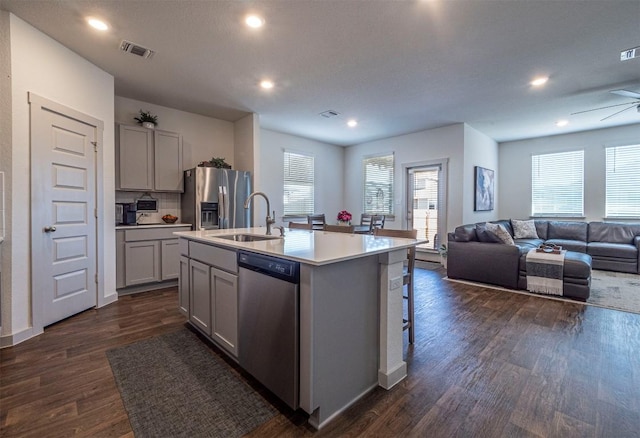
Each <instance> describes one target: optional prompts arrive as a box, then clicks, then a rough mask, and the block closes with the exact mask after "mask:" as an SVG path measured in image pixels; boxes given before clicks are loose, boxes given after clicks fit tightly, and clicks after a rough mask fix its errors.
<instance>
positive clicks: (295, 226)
mask: <svg viewBox="0 0 640 438" xmlns="http://www.w3.org/2000/svg"><path fill="white" fill-rule="evenodd" d="M289 229H298V230H310V229H311V224H303V223H301V222H289Z"/></svg>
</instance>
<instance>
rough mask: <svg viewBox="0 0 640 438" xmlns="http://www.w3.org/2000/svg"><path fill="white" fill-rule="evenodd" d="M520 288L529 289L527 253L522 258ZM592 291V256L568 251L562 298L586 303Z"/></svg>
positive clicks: (564, 269) (563, 275) (565, 260)
mask: <svg viewBox="0 0 640 438" xmlns="http://www.w3.org/2000/svg"><path fill="white" fill-rule="evenodd" d="M519 269H520V270H519V277H518V288H520V289H524V290H526V289H527V251H524V252H523V254H522V255H521V256H520V266H519ZM590 291H591V256H590V255H589V254H584V253H581V252H574V251H567V253H566V254H565V256H564V266H563V268H562V296H564V297H567V298H573V299H576V300H580V301H586V300H587V298H589V293H590Z"/></svg>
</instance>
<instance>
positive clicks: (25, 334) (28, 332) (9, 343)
mask: <svg viewBox="0 0 640 438" xmlns="http://www.w3.org/2000/svg"><path fill="white" fill-rule="evenodd" d="M42 333H44V330H42V331H40V332H38V333H36V332H35V331H34V330H33V327H29V328H27V329H24V330H22V331H20V332H17V333H12V334H10V335H4V336H0V349H2V348H7V347H13V346H14V345H18V344H19V343H21V342H24V341H26V340H27V339H31V338H33V337H35V336H38V335H40V334H42Z"/></svg>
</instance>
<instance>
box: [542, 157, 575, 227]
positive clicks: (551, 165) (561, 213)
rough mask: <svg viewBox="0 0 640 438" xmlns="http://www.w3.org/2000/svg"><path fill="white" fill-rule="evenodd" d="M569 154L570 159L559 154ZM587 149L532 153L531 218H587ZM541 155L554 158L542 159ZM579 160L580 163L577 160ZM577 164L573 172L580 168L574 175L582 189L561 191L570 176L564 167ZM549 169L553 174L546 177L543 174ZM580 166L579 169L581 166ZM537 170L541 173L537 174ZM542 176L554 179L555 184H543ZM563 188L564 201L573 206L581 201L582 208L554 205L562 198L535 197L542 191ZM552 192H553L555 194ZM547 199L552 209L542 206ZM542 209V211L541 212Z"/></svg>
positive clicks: (547, 193) (544, 192)
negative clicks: (566, 207)
mask: <svg viewBox="0 0 640 438" xmlns="http://www.w3.org/2000/svg"><path fill="white" fill-rule="evenodd" d="M574 154H575V155H576V156H575V157H573V158H570V155H574ZM562 155H566V156H567V158H566V159H563V160H560V159H559V158H560V156H562ZM584 155H585V154H584V149H574V150H567V151H559V152H545V153H540V154H532V155H531V217H537V218H539V217H551V218H554V217H558V218H584V217H585V216H584V175H585V171H584ZM542 157H553V158H551V159H548V160H545V161H543V158H542ZM578 161H579V162H578ZM570 166H574V167H575V168H574V169H573V170H574V171H579V172H578V173H577V174H576V175H574V176H573V178H575V179H579V181H576V183H575V184H579V187H580V189H579V191H575V192H573V193H572V192H571V191H569V190H564V191H563V190H562V188H563V187H565V188H566V184H563V183H566V181H567V180H568V179H569V178H568V177H567V174H566V173H562V172H564V170H565V169H566V168H567V167H570ZM545 168H546V169H549V170H550V173H548V175H547V176H542V175H540V172H541V170H542V169H545ZM578 168H579V169H578ZM536 173H537V174H538V175H537V176H536ZM543 178H548V179H549V180H550V181H551V182H553V183H555V184H551V185H546V186H545V185H541V184H540V182H542V181H543ZM550 186H551V188H560V190H559V192H560V194H563V195H565V202H569V205H570V206H578V205H577V203H578V202H579V211H578V209H569V210H559V209H557V208H556V207H555V206H556V205H558V204H559V202H560V201H561V200H562V199H557V198H553V199H550V198H545V197H544V196H536V195H538V194H540V193H542V194H546V195H549V194H550V191H549V188H550ZM552 195H553V194H552ZM545 201H546V205H547V206H548V205H553V206H554V207H553V208H551V209H550V210H549V211H546V209H544V208H541V207H542V205H538V204H543V205H544V203H545ZM538 210H539V211H538Z"/></svg>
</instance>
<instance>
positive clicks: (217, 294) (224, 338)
mask: <svg viewBox="0 0 640 438" xmlns="http://www.w3.org/2000/svg"><path fill="white" fill-rule="evenodd" d="M211 317H212V318H211V336H212V337H213V339H214V340H215V341H217V342H218V343H219V344H220V345H221V346H222V347H224V348H225V349H226V350H227V351H229V353H231V354H232V355H233V356H234V357H236V356H237V355H238V276H236V275H233V274H230V273H228V272H224V271H221V270H220V269H216V268H211Z"/></svg>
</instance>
